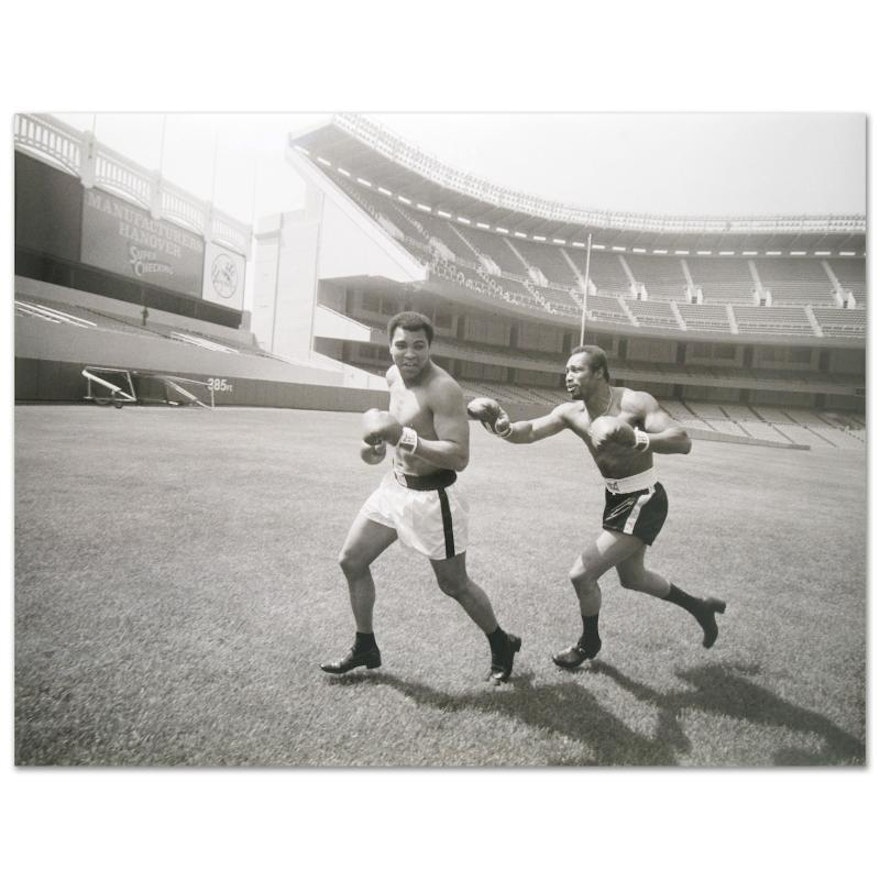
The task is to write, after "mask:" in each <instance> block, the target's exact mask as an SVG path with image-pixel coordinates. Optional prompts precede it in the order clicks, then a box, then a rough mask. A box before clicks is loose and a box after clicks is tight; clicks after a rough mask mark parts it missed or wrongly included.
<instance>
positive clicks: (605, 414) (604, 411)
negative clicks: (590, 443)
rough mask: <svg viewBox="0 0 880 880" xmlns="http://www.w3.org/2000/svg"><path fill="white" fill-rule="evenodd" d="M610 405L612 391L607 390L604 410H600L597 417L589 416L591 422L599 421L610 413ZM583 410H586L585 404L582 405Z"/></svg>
mask: <svg viewBox="0 0 880 880" xmlns="http://www.w3.org/2000/svg"><path fill="white" fill-rule="evenodd" d="M612 403H614V390H613V389H611V388H609V389H608V403H607V404H606V405H605V409H604V410H602V412H601V413H599V415H597V416H590V418H591V420H594V419H601V418H602V416H607V415H608V413H609V412H610V411H611V404H612ZM584 408H585V409H586V408H587V405H586V404H584ZM587 413H589V409H587Z"/></svg>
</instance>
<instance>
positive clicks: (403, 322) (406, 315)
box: [388, 312, 434, 345]
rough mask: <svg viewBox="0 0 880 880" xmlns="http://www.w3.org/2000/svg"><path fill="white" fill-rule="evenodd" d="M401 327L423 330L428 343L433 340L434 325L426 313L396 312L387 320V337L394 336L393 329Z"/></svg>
mask: <svg viewBox="0 0 880 880" xmlns="http://www.w3.org/2000/svg"><path fill="white" fill-rule="evenodd" d="M398 327H401V328H402V329H404V330H410V331H415V330H424V331H425V336H426V337H427V338H428V345H430V344H431V343H432V342H433V341H434V325H433V324H432V323H431V319H430V318H429V317H428V316H427V315H423V314H422V313H421V312H398V313H397V314H396V315H395V316H394V317H393V318H392V319H391V320H390V321H389V322H388V338H389V339H391V337H392V336H394V331H395V330H396V329H397V328H398Z"/></svg>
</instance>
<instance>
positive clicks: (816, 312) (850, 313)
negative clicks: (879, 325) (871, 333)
mask: <svg viewBox="0 0 880 880" xmlns="http://www.w3.org/2000/svg"><path fill="white" fill-rule="evenodd" d="M813 316H814V317H815V318H816V320H817V321H818V322H819V326H820V327H821V328H822V333H823V334H824V335H825V336H840V337H842V338H852V339H864V338H865V337H866V336H867V332H868V313H867V311H866V310H865V309H820V308H814V309H813Z"/></svg>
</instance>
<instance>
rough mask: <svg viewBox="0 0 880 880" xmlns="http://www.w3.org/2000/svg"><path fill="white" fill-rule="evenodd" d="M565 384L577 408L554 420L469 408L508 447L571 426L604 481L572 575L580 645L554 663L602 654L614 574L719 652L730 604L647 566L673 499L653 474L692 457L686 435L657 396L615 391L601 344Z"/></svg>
mask: <svg viewBox="0 0 880 880" xmlns="http://www.w3.org/2000/svg"><path fill="white" fill-rule="evenodd" d="M565 385H566V388H567V389H568V392H569V394H571V396H572V398H573V400H572V401H571V402H569V403H563V404H560V405H559V406H557V407H556V408H555V409H554V410H553V411H552V412H551V413H550V414H549V415H546V416H543V417H541V418H537V419H531V420H527V421H518V422H514V423H513V424H511V422H510V419H509V417H508V415H507V413H506V412H504V410H503V409H502V408H501V407H500V406H499V405H498V403H497V402H496V401H494V400H492V399H491V398H477V399H476V400H473V401H471V403H470V404H469V405H468V414H469V415H470V416H471V417H472V418H475V419H479V420H480V421H481V422H482V423H483V426H484V427H485V428H486V429H487V430H488V431H490V433H493V434H496V435H497V436H499V437H502V438H503V439H505V440H507V441H508V442H509V443H534V442H535V441H537V440H544V439H546V438H547V437H552V436H553V435H554V434H558V433H559V432H560V431H563V430H565V429H566V428H567V429H568V430H570V431H573V432H574V433H575V434H577V436H578V437H580V438H581V440H583V441H584V443H585V444H586V446H587V449H588V450H589V452H590V454H591V455H592V456H593V459H594V460H595V462H596V465H597V467H598V468H599V473H601V474H602V476H603V477H604V478H605V512H604V515H603V519H602V526H603V528H602V532H601V533H600V535H599V537H598V538H597V539H596V541H595V542H594V543H593V544H591V545H590V546H588V547H587V549H586V550H584V552H583V553H582V554H581V555H580V556H579V557H578V559H577V560H576V561H575V563H574V567H573V568H572V570H571V572H570V573H569V577H570V578H571V582H572V583H573V584H574V588H575V592H576V593H577V597H578V602H579V605H580V612H581V618H582V620H583V632H582V634H581V637H580V639H579V640H578V642H577V644H575V645H573V646H572V647H571V648H568V649H567V650H565V651H562V652H560V653H559V654H556V655H555V656H554V657H553V662H554V663H556V665H557V666H560V667H562V668H563V669H574V668H576V667H578V666H580V665H581V664H582V663H583V662H584V661H585V660H589V659H592V658H593V657H595V656H596V655H597V654H598V653H599V650H600V648H601V647H602V640H601V639H600V638H599V609H600V608H601V605H602V592H601V590H600V589H599V578H600V577H601V576H602V575H603V574H605V572H607V571H608V570H610V569H611V568H616V569H617V574H618V576H619V578H620V583H621V585H622V586H623V587H624V588H625V589H629V590H637V591H639V592H642V593H648V594H649V595H651V596H656V597H658V598H660V599H665V600H667V601H669V602H674V603H675V604H676V605H679V606H681V607H682V608H684V609H685V610H686V611H689V612H690V613H691V614H692V615H693V616H694V617H695V618H696V620H697V623H699V624H700V626H701V627H702V630H703V646H704V647H706V648H711V647H712V645H713V644H715V640H716V638H717V637H718V626H717V624H716V621H715V615H716V614H723V613H724V610H725V608H726V603H724V602H722V601H720V600H719V599H714V598H706V599H699V598H696V597H695V596H691V595H689V594H688V593H685V592H684V590H680V589H679V588H678V587H676V586H675V585H674V584H673V583H671V582H670V581H668V580H667V579H666V578H665V577H663V576H662V575H659V574H657V573H656V572H653V571H651V570H649V569H647V568H645V551H646V550H647V548H648V547H649V546H650V545H651V544H652V543H653V541H654V539H655V538H656V537H657V535H658V534H659V532H660V529H661V528H662V526H663V522H664V520H665V519H666V512H667V499H666V492H665V490H664V489H663V486H662V485H661V484H660V483H658V482H657V479H656V477H655V476H654V453H661V454H671V453H680V454H682V455H686V454H687V453H688V452H690V450H691V440H690V438H689V437H688V435H687V432H686V431H685V429H684V428H683V427H682V426H681V425H679V424H678V423H677V422H675V421H673V420H672V419H671V418H669V416H667V415H666V414H665V413H664V412H663V411H662V410H661V409H660V406H659V405H658V403H657V401H656V400H655V399H654V398H653V397H652V396H651V395H650V394H647V393H645V392H641V391H633V390H631V389H629V388H623V387H620V388H618V387H613V386H612V385H611V384H610V376H609V375H608V361H607V358H606V356H605V352H604V351H603V350H602V349H601V348H598V347H597V346H592V345H582V346H578V347H577V348H575V349H574V350H573V351H572V354H571V357H570V358H569V359H568V363H567V364H566V368H565Z"/></svg>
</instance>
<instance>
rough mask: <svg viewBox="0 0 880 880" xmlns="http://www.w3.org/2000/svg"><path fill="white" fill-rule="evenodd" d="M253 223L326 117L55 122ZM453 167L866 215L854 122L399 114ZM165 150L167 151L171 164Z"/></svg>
mask: <svg viewBox="0 0 880 880" xmlns="http://www.w3.org/2000/svg"><path fill="white" fill-rule="evenodd" d="M56 115H57V116H58V117H59V118H61V119H63V120H64V121H66V122H68V123H69V124H71V125H73V126H75V127H76V128H79V129H91V128H92V127H94V128H95V133H96V136H97V138H98V140H99V141H101V142H102V143H104V144H106V145H107V146H109V147H111V148H113V149H115V150H117V151H119V152H121V153H123V154H125V155H126V156H128V157H130V158H132V159H133V160H135V161H136V162H138V163H140V164H142V165H145V166H146V167H147V168H150V169H159V168H160V163H161V170H162V172H163V175H164V176H165V177H167V178H168V179H169V180H171V181H173V182H174V183H176V184H178V185H180V186H182V187H184V188H185V189H187V190H189V191H191V192H193V193H194V194H195V195H197V196H199V197H200V198H205V199H213V201H214V202H215V204H216V205H217V206H218V207H219V208H221V209H222V210H224V211H227V212H228V213H230V214H232V215H233V216H235V217H237V218H238V219H240V220H243V221H244V222H251V220H252V219H253V217H254V215H256V216H261V215H263V214H266V213H271V212H275V211H283V210H290V209H292V208H294V207H296V206H297V205H298V204H300V203H301V200H302V185H301V183H300V181H299V178H298V177H297V176H296V174H295V173H294V172H293V170H292V169H291V168H290V167H289V166H288V165H287V163H286V162H285V161H284V145H285V140H286V135H287V133H288V132H290V131H294V130H297V129H299V128H303V127H305V126H308V125H310V124H313V123H314V122H316V121H320V120H322V119H327V118H329V113H328V114H323V115H321V114H282V113H277V114H264V113H253V114H240V113H228V114H195V113H181V112H170V113H153V114H142V113H140V114H139V113H96V114H91V113H58V114H56ZM373 118H375V119H376V120H377V121H378V122H380V123H382V124H383V125H384V126H385V127H386V128H388V129H389V130H391V131H393V132H395V133H396V134H398V135H400V136H401V137H402V138H404V139H405V140H407V141H409V142H411V143H413V144H415V145H416V146H418V147H420V148H421V149H423V150H424V151H425V152H427V153H429V154H431V155H433V156H435V157H437V158H438V159H440V160H442V161H444V162H446V163H447V164H449V165H451V166H453V167H455V168H458V169H460V170H462V171H467V172H470V173H473V174H475V175H477V176H478V177H481V178H484V179H486V180H489V181H491V182H494V183H498V184H502V185H504V186H507V187H510V188H513V189H516V190H521V191H525V192H529V193H532V194H535V195H539V196H543V197H545V198H549V199H553V200H557V201H561V202H565V203H567V204H570V205H575V206H577V207H583V208H593V209H599V210H603V209H607V210H622V211H635V212H643V213H651V214H685V215H687V214H698V215H736V214H820V215H821V214H864V213H865V211H866V149H867V121H866V117H865V116H864V115H861V114H857V113H850V114H843V113H820V112H816V113H768V112H764V113H713V112H708V113H656V112H654V113H515V114H511V113H421V112H407V113H391V114H374V115H373ZM163 144H164V150H163Z"/></svg>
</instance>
